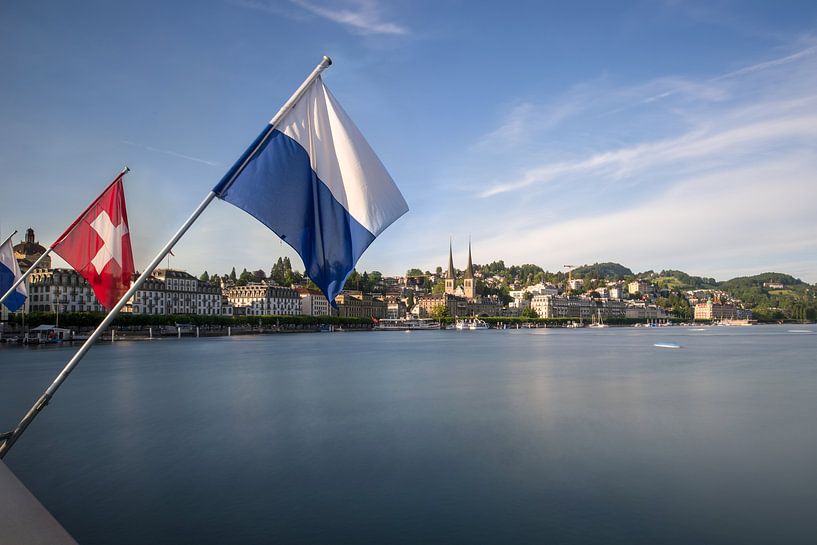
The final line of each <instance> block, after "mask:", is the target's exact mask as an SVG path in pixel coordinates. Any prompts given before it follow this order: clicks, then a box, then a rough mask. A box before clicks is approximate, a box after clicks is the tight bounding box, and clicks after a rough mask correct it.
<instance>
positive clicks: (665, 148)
mask: <svg viewBox="0 0 817 545" xmlns="http://www.w3.org/2000/svg"><path fill="white" fill-rule="evenodd" d="M815 103H817V101H815ZM790 138H817V112H816V113H815V114H814V115H809V116H802V115H797V116H793V117H789V118H783V119H771V120H767V121H763V122H758V123H749V124H745V125H741V126H737V127H730V128H728V129H725V130H719V131H712V132H708V131H706V130H694V131H691V132H689V133H686V134H684V135H683V136H680V137H678V138H673V139H669V140H660V141H657V142H647V143H642V144H638V145H635V146H631V147H627V148H621V149H617V150H612V151H605V152H601V153H596V154H594V155H592V156H590V157H588V158H586V159H581V160H578V161H566V162H560V163H553V164H546V165H542V166H537V167H534V168H530V169H528V170H527V171H525V172H523V173H522V174H521V175H520V176H518V177H517V178H515V179H514V180H513V181H506V182H501V183H498V184H495V185H493V186H491V187H489V188H488V189H486V190H484V191H482V192H481V193H480V196H481V197H493V196H495V195H498V194H500V193H505V192H508V191H513V190H517V189H522V188H525V187H528V186H531V185H534V184H542V183H546V182H549V181H552V180H554V179H556V178H558V177H560V176H567V175H570V174H591V173H596V174H603V175H606V177H607V178H609V179H611V180H617V179H620V178H622V177H624V176H632V175H635V174H638V173H642V172H645V171H648V170H653V169H657V168H660V167H667V166H671V165H673V164H676V163H680V162H690V161H699V162H700V161H701V160H702V159H704V158H711V157H714V156H717V155H721V156H725V155H727V154H728V155H729V156H730V157H733V156H734V154H735V153H740V154H742V155H747V154H751V153H755V152H758V151H760V150H762V149H767V148H768V146H769V144H770V143H771V142H774V141H778V140H781V139H790ZM699 164H700V163H699Z"/></svg>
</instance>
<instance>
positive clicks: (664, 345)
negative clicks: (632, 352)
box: [653, 343, 681, 349]
mask: <svg viewBox="0 0 817 545" xmlns="http://www.w3.org/2000/svg"><path fill="white" fill-rule="evenodd" d="M653 346H654V347H656V348H669V349H676V348H681V345H680V344H676V343H655V344H653Z"/></svg>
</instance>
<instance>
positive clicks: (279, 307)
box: [224, 282, 302, 316]
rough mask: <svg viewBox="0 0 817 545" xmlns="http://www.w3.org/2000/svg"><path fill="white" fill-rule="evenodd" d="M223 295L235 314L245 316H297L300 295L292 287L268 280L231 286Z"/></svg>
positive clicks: (299, 306)
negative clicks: (274, 283)
mask: <svg viewBox="0 0 817 545" xmlns="http://www.w3.org/2000/svg"><path fill="white" fill-rule="evenodd" d="M224 295H226V296H227V300H228V301H229V303H230V304H231V305H233V307H235V310H236V314H243V315H246V316H298V315H301V314H302V311H301V296H300V295H298V292H297V291H295V290H294V289H292V288H287V287H284V286H275V285H273V284H271V283H269V282H254V283H252V284H247V285H246V286H233V287H230V288H226V289H225V290H224Z"/></svg>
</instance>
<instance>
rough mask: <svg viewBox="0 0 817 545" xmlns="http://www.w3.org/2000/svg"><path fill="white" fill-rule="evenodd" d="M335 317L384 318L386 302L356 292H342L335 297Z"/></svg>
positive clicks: (379, 298)
mask: <svg viewBox="0 0 817 545" xmlns="http://www.w3.org/2000/svg"><path fill="white" fill-rule="evenodd" d="M335 304H336V305H337V306H338V308H337V309H335V310H333V314H334V315H335V316H339V317H341V318H385V317H386V302H385V301H384V300H383V299H382V298H381V297H374V296H372V295H369V294H364V293H363V292H362V291H357V290H344V291H342V292H340V293H339V294H338V296H337V297H335Z"/></svg>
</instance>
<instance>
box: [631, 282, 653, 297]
mask: <svg viewBox="0 0 817 545" xmlns="http://www.w3.org/2000/svg"><path fill="white" fill-rule="evenodd" d="M627 291H629V292H630V295H634V294H636V293H640V294H641V295H647V294H648V293H652V291H653V289H652V284H650V283H649V282H647V281H646V280H633V281H632V282H630V283H629V284H627Z"/></svg>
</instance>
